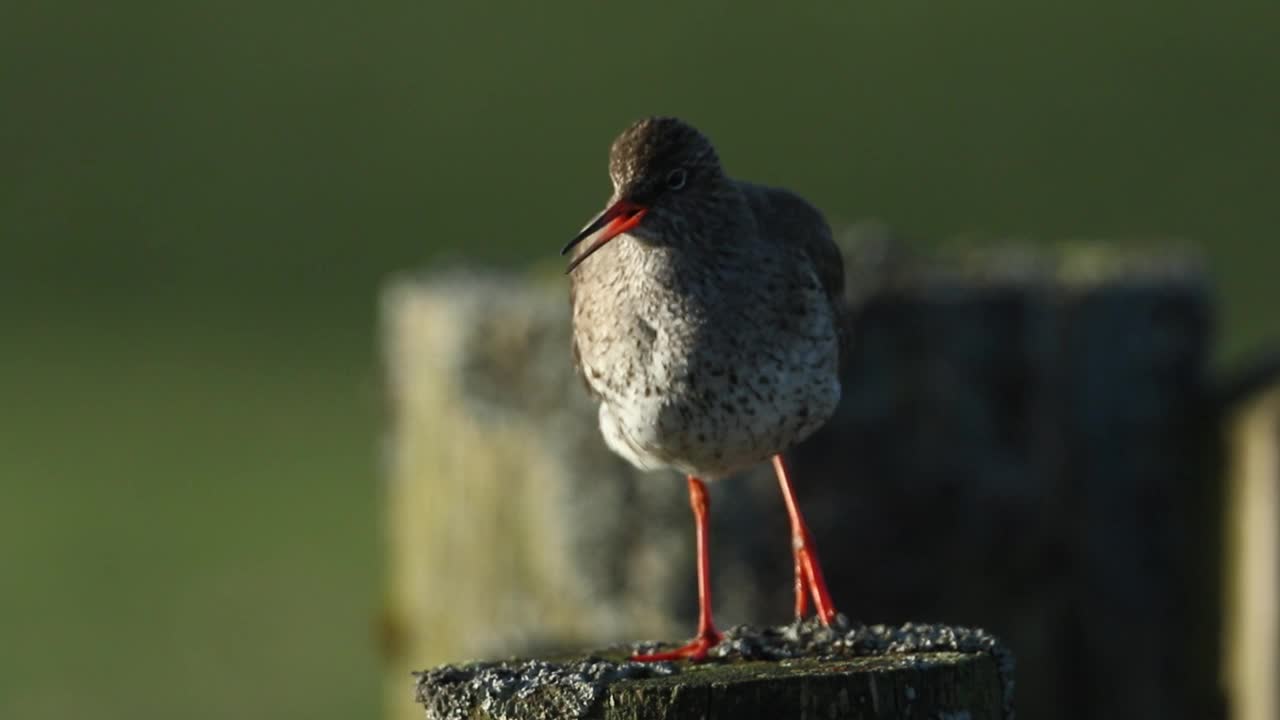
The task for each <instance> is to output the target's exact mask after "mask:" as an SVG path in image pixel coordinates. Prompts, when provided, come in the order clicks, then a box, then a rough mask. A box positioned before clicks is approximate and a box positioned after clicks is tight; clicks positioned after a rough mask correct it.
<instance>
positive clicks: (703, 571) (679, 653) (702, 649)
mask: <svg viewBox="0 0 1280 720" xmlns="http://www.w3.org/2000/svg"><path fill="white" fill-rule="evenodd" d="M689 505H690V506H692V507H693V521H694V529H695V531H696V534H697V538H698V635H697V637H695V638H694V639H693V640H692V641H690V642H689V644H688V645H685V646H684V647H680V648H676V649H675V650H669V651H667V652H660V653H652V654H649V655H633V656H631V659H632V660H636V661H638V662H657V661H660V660H679V659H681V658H687V659H689V660H702V659H704V658H706V656H707V651H708V650H710V649H711V648H712V647H715V645H716V644H717V643H719V642H720V637H721V636H720V632H719V631H718V630H716V626H715V624H714V623H713V622H712V621H711V568H710V565H711V554H710V553H709V552H708V551H707V512H708V510H710V508H711V501H710V499H708V497H707V486H706V485H704V484H703V483H702V481H701V480H699V479H698V478H696V477H694V476H692V475H690V476H689Z"/></svg>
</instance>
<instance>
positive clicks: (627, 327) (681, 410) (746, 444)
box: [573, 247, 840, 476]
mask: <svg viewBox="0 0 1280 720" xmlns="http://www.w3.org/2000/svg"><path fill="white" fill-rule="evenodd" d="M610 249H611V248H609V247H606V248H604V249H602V251H601V253H603V252H605V251H607V250H610ZM601 253H597V255H599V254H601ZM608 259H612V258H600V259H599V260H608ZM595 261H597V258H595V257H593V258H591V260H589V261H588V263H586V264H584V265H583V266H582V268H581V269H586V267H587V265H588V264H590V263H591V262H595ZM610 265H611V266H604V265H603V263H602V267H600V268H596V272H595V274H594V275H593V276H588V277H583V278H581V279H579V280H578V282H579V283H580V285H579V287H578V288H577V289H576V292H575V302H574V308H573V324H574V342H575V344H576V345H577V349H578V354H579V362H580V370H581V372H582V374H583V376H584V378H585V379H586V381H587V384H588V385H589V386H590V387H591V388H592V390H594V391H595V393H596V394H597V395H599V397H600V400H601V410H600V422H601V429H602V431H603V432H604V435H605V439H606V441H607V442H608V443H609V445H610V447H612V448H613V449H614V450H615V451H617V452H618V453H619V454H621V455H623V457H626V458H627V459H628V460H630V461H631V462H632V463H634V464H636V465H638V466H640V467H645V468H653V467H660V466H669V467H675V468H677V469H679V470H681V471H682V472H686V473H690V474H696V475H700V476H716V475H723V474H726V473H728V472H731V471H732V470H734V469H737V468H740V467H743V466H745V465H749V464H752V463H754V462H757V461H759V460H763V459H765V458H767V457H768V456H770V455H772V454H774V453H776V452H780V451H781V450H784V449H786V448H787V447H789V446H791V445H792V444H794V443H795V442H798V441H799V440H800V439H802V438H803V437H805V436H807V435H808V434H810V433H812V432H813V431H814V430H816V429H817V427H819V426H820V425H821V424H822V423H823V422H824V421H825V420H826V419H827V418H828V417H829V416H830V415H831V413H832V412H833V411H834V409H835V404H836V402H837V401H838V399H839V396H840V386H839V379H838V376H837V372H836V365H837V359H838V350H837V339H836V332H835V323H834V318H833V317H832V314H831V310H830V306H829V304H828V302H827V300H826V299H825V297H824V296H822V295H821V291H820V289H815V290H814V291H812V292H810V291H807V290H804V289H803V288H801V289H800V291H799V292H798V293H793V295H794V297H790V298H789V299H788V300H787V301H786V302H781V301H778V300H777V299H776V298H770V297H768V293H767V292H763V291H762V292H755V291H751V290H742V291H735V292H733V293H729V292H725V291H721V292H716V291H715V290H714V289H710V290H708V289H698V288H689V287H681V286H677V285H675V284H674V283H668V282H664V281H663V280H664V278H667V277H669V274H665V275H664V274H663V273H660V272H655V273H652V274H651V275H650V276H649V277H645V278H642V279H639V280H638V279H637V278H636V277H635V273H634V271H635V270H636V269H637V268H636V266H635V265H631V266H630V267H629V268H627V267H625V266H621V265H619V264H615V263H611V264H610ZM627 269H629V270H631V271H632V272H631V273H627V272H624V270H627Z"/></svg>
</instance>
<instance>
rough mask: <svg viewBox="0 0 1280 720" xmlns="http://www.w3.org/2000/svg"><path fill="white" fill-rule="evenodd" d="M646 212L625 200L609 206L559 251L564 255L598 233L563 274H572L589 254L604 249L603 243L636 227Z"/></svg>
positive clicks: (643, 208) (644, 209)
mask: <svg viewBox="0 0 1280 720" xmlns="http://www.w3.org/2000/svg"><path fill="white" fill-rule="evenodd" d="M647 212H649V208H647V207H645V206H643V205H637V204H636V203H633V202H631V201H630V200H627V199H626V198H623V199H622V200H619V201H618V202H616V203H614V204H612V205H610V206H609V207H608V208H607V209H606V210H605V211H604V212H602V213H600V217H598V218H596V219H595V220H592V221H591V224H590V225H588V226H586V227H585V228H583V229H582V232H580V233H578V234H577V235H576V236H575V237H574V238H573V239H572V240H570V241H569V244H568V245H565V246H564V248H563V249H562V250H561V251H560V254H561V255H564V254H565V253H567V252H569V251H570V250H572V249H573V248H574V246H576V245H577V244H578V243H580V242H582V241H583V240H586V239H587V238H589V237H591V236H592V235H594V234H595V233H596V232H599V233H600V234H599V235H598V236H597V237H596V239H595V240H594V241H592V243H591V244H590V245H588V246H587V249H586V250H584V251H582V252H580V253H578V256H577V257H575V258H574V259H573V261H572V262H570V263H569V267H568V268H566V269H565V274H566V275H567V274H568V273H571V272H573V269H574V268H576V267H578V265H580V264H581V263H582V261H583V260H586V259H587V258H588V257H590V256H591V253H594V252H595V251H597V250H599V249H600V248H602V247H604V244H605V243H607V242H609V241H610V240H612V239H614V238H615V237H617V236H619V235H621V234H622V233H624V232H626V231H628V230H630V229H631V228H633V227H635V226H636V225H639V224H640V220H641V218H643V217H644V215H645V213H647Z"/></svg>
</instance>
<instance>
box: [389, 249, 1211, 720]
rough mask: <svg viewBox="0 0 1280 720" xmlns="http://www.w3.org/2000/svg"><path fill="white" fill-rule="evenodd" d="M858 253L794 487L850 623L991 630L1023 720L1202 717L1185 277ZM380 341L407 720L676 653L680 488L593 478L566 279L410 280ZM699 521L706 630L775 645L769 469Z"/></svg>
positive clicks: (685, 608) (779, 553) (630, 474)
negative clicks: (481, 686) (740, 630)
mask: <svg viewBox="0 0 1280 720" xmlns="http://www.w3.org/2000/svg"><path fill="white" fill-rule="evenodd" d="M846 248H847V257H848V260H849V276H850V278H851V281H852V282H851V284H852V285H853V289H854V290H855V291H856V292H857V293H858V296H857V297H856V298H855V305H854V307H855V312H854V319H853V325H852V334H853V343H852V350H851V357H850V358H849V362H848V365H847V367H846V369H845V372H844V375H843V377H842V383H843V386H844V398H843V400H842V402H841V405H840V408H839V409H838V410H837V413H836V415H835V417H833V418H832V420H831V422H830V423H829V424H828V425H827V427H825V428H824V429H823V430H822V431H820V432H819V433H817V434H816V435H815V436H814V437H813V438H811V439H810V440H809V441H807V442H806V443H804V444H803V445H802V446H800V447H799V448H797V449H796V451H795V452H794V454H793V459H792V464H793V468H794V470H795V475H796V478H797V485H798V488H797V489H798V493H799V495H800V502H801V504H802V506H803V507H804V508H805V512H806V516H807V519H808V520H809V523H810V526H811V529H812V531H813V533H814V535H815V538H816V542H817V545H818V548H819V549H820V550H821V553H822V557H823V560H824V564H825V566H826V568H825V569H826V570H827V576H828V577H827V579H828V581H829V583H830V585H831V587H832V591H833V593H834V595H835V599H836V602H837V607H838V608H839V609H840V610H842V611H843V612H845V613H846V614H847V615H848V616H849V617H850V618H852V619H854V620H863V621H874V622H886V623H902V622H907V621H912V620H920V619H942V620H946V621H949V622H960V623H965V624H970V625H976V626H981V627H985V628H988V629H990V630H991V631H992V632H994V633H995V634H997V635H998V636H999V637H1001V638H1002V639H1003V640H1004V641H1005V642H1006V643H1007V644H1008V646H1009V647H1010V648H1011V649H1012V650H1013V651H1014V652H1015V653H1016V654H1017V655H1018V657H1019V661H1020V663H1021V668H1022V670H1021V671H1020V673H1019V704H1020V709H1021V710H1023V712H1024V714H1025V715H1026V716H1028V717H1036V718H1048V719H1050V720H1054V719H1057V718H1061V719H1064V720H1065V719H1066V718H1075V717H1092V718H1112V717H1114V718H1132V717H1145V716H1155V715H1159V716H1161V717H1166V718H1203V717H1215V716H1218V715H1219V714H1220V712H1221V696H1220V691H1219V688H1218V683H1217V677H1216V676H1217V667H1218V662H1219V661H1218V658H1219V651H1218V644H1217V643H1218V639H1217V637H1218V629H1219V627H1220V604H1219V601H1218V600H1217V578H1216V576H1215V575H1214V572H1213V570H1214V568H1215V563H1216V562H1217V560H1218V552H1219V548H1220V545H1221V544H1220V542H1219V536H1218V532H1219V530H1218V527H1219V526H1218V514H1219V512H1220V507H1221V500H1220V498H1219V493H1220V486H1219V484H1218V472H1219V470H1220V468H1219V467H1217V466H1215V465H1214V464H1213V457H1214V452H1215V448H1213V447H1212V439H1213V438H1216V437H1217V433H1216V430H1215V429H1216V422H1217V420H1216V415H1215V414H1214V412H1213V410H1212V408H1211V407H1209V405H1210V404H1209V403H1207V402H1206V395H1207V390H1206V386H1207V379H1206V376H1207V368H1206V366H1207V358H1208V355H1209V347H1210V342H1211V335H1210V330H1211V323H1210V314H1211V312H1210V297H1209V293H1208V290H1207V287H1206V283H1205V282H1204V279H1203V276H1202V274H1201V273H1200V271H1199V269H1198V267H1197V266H1196V264H1195V263H1194V262H1193V261H1191V260H1188V259H1186V258H1184V257H1183V256H1181V255H1177V254H1169V253H1164V254H1160V253H1136V252H1117V251H1104V250H1098V249H1096V248H1090V247H1085V248H1074V249H1068V250H1067V251H1065V252H1063V253H1061V254H1039V253H1031V252H1027V251H1025V250H1022V249H1018V248H1009V249H998V250H985V251H975V252H969V253H964V254H958V255H957V256H956V257H947V258H941V259H939V258H912V257H909V256H907V255H906V254H905V253H902V252H901V251H900V249H899V248H898V247H897V246H896V245H894V244H892V243H891V242H887V241H885V240H883V239H882V238H881V237H877V236H860V237H858V238H854V239H853V240H852V242H850V243H847V244H846ZM383 317H384V320H385V333H384V338H385V342H386V357H387V362H388V371H389V378H390V391H391V407H392V409H393V418H392V426H393V432H392V435H391V437H390V442H389V445H388V448H389V460H390V465H391V470H390V473H389V474H390V481H389V485H388V490H387V517H388V524H387V530H388V533H389V539H388V543H389V549H390V563H389V573H390V582H391V590H390V595H389V600H388V615H387V617H388V623H387V628H388V631H387V636H388V638H389V639H390V641H391V642H390V643H389V647H390V648H391V652H390V655H391V658H392V661H391V663H390V668H391V670H390V673H389V675H388V677H389V681H388V682H389V693H391V697H393V698H395V699H396V700H395V701H394V702H393V704H392V707H394V708H397V712H402V713H403V714H402V715H401V717H405V718H407V717H411V716H412V714H411V713H410V712H409V711H408V710H406V709H405V708H404V703H403V697H404V695H403V692H404V690H403V682H404V678H405V677H406V673H407V672H408V671H410V670H412V669H416V668H420V667H423V666H427V665H432V664H437V663H444V662H455V661H461V660H468V659H473V658H483V657H502V656H509V655H512V654H518V655H525V656H543V655H545V654H546V653H547V652H563V651H565V650H568V649H573V648H582V647H592V646H599V645H601V644H608V643H613V642H619V641H623V640H627V639H631V638H636V637H663V638H670V639H676V638H681V637H683V636H684V635H686V634H687V633H688V632H690V629H691V628H692V627H693V622H694V613H695V610H696V604H695V600H694V589H695V588H694V583H693V581H692V578H693V572H694V570H693V565H692V562H693V552H692V543H693V540H692V528H691V525H692V523H691V521H690V519H689V513H688V507H687V503H686V501H685V498H684V495H683V493H682V488H681V485H680V483H679V478H677V477H676V476H675V475H674V474H664V473H655V474H644V473H640V472H638V471H636V470H634V469H633V468H631V467H629V466H628V465H626V463H624V462H623V461H621V460H619V459H618V458H616V457H614V456H613V455H612V454H611V453H609V451H608V450H607V449H606V448H605V446H604V443H603V441H602V440H601V439H600V437H599V431H598V429H597V426H596V417H595V408H594V407H593V406H592V404H591V403H590V402H589V401H588V399H587V397H586V394H585V392H584V391H583V390H582V389H581V387H580V384H579V382H578V380H577V378H575V377H573V375H572V370H571V361H570V357H569V328H568V310H567V300H566V297H565V289H564V286H563V278H562V277H560V276H556V277H548V278H546V279H544V280H530V279H527V278H518V277H513V276H503V275H495V274H478V275H477V274H467V273H439V274H435V275H431V276H427V277H421V278H409V279H400V280H398V281H397V282H395V283H393V284H391V285H390V286H389V288H388V290H387V292H386V295H385V298H384V313H383ZM711 493H712V518H711V525H712V538H711V539H712V556H713V563H712V564H713V570H714V572H715V577H714V580H713V582H714V584H715V587H716V593H715V598H716V604H717V607H716V612H717V618H718V619H719V620H720V621H721V622H722V623H723V624H725V625H732V624H735V623H747V622H750V623H768V622H777V621H779V620H781V619H784V618H787V617H788V616H789V615H790V613H791V591H790V588H791V583H790V577H791V569H790V562H791V555H790V552H789V547H788V543H787V538H788V529H787V523H786V514H785V512H784V511H783V508H782V504H781V501H780V499H779V498H778V496H777V489H776V482H775V481H774V480H773V479H772V478H771V477H770V475H769V473H768V468H761V469H759V470H757V471H754V472H748V473H745V474H744V475H743V476H742V477H741V478H736V479H729V480H725V481H723V482H717V483H713V484H712V486H711ZM1170 628H1178V630H1177V631H1176V632H1170Z"/></svg>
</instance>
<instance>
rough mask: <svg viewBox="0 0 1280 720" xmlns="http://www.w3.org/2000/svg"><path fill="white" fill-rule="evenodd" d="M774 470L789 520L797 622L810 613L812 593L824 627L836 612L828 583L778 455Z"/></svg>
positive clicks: (783, 464) (787, 473)
mask: <svg viewBox="0 0 1280 720" xmlns="http://www.w3.org/2000/svg"><path fill="white" fill-rule="evenodd" d="M773 469H774V470H775V471H776V472H777V473H778V484H779V485H780V486H781V487H782V500H783V502H785V503H786V505H787V515H788V516H790V518H791V549H792V552H793V553H795V561H796V619H797V620H799V619H800V618H801V617H803V616H804V614H805V613H806V612H808V611H809V595H810V593H812V595H813V604H814V607H815V608H816V610H817V613H818V619H819V620H821V621H822V624H823V625H830V624H831V623H832V622H833V621H834V620H835V619H836V609H835V606H834V605H832V603H831V593H830V592H829V591H828V590H827V583H826V581H825V580H823V579H822V566H821V565H820V564H819V563H818V554H817V551H815V550H814V549H813V536H811V535H810V534H809V527H808V526H807V525H805V522H804V517H803V516H801V515H800V505H799V504H798V503H797V502H796V493H795V490H794V489H793V488H792V487H791V478H790V477H789V475H790V473H789V472H788V471H787V464H786V462H785V461H783V459H782V455H781V454H778V455H774V456H773Z"/></svg>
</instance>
